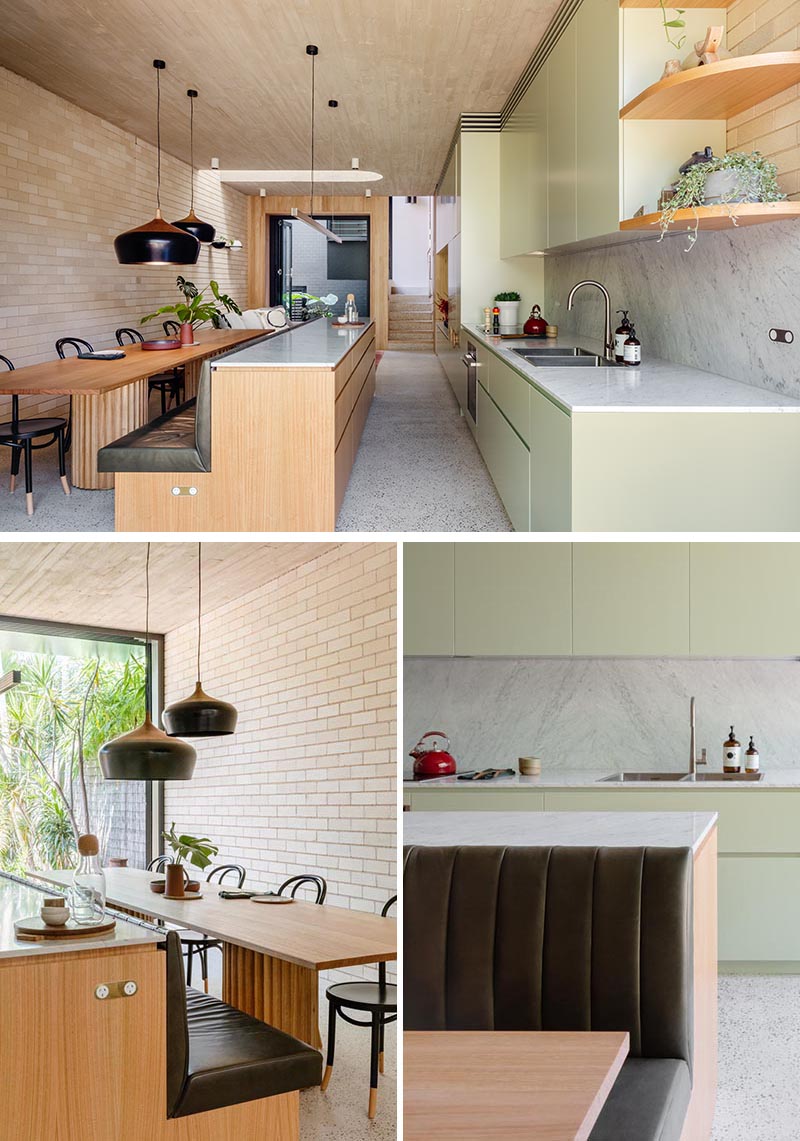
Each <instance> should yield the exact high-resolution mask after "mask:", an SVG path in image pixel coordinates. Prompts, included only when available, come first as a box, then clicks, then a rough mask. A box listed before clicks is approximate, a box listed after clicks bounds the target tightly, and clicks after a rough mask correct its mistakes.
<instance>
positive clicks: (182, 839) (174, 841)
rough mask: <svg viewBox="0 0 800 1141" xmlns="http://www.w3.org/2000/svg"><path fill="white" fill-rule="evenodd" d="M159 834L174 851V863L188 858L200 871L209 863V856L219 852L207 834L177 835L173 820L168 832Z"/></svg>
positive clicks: (179, 862)
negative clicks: (199, 835)
mask: <svg viewBox="0 0 800 1141" xmlns="http://www.w3.org/2000/svg"><path fill="white" fill-rule="evenodd" d="M161 835H162V836H163V837H164V839H165V840H166V842H167V843H168V844H169V846H170V848H172V850H173V852H174V853H175V863H176V864H182V863H183V861H184V860H188V861H189V863H191V864H193V865H194V866H195V867H196V868H200V870H201V871H202V870H204V869H205V868H207V867H208V866H209V864H210V863H211V857H212V856H216V854H217V852H219V848H218V847H217V846H216V844H212V843H211V841H210V840H209V839H208V837H207V836H201V837H200V838H198V837H197V836H186V835H180V836H179V835H178V834H177V833H176V831H175V821H174V820H173V822H172V825H171V826H170V829H169V832H162V833H161Z"/></svg>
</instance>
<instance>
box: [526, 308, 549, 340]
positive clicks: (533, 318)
mask: <svg viewBox="0 0 800 1141" xmlns="http://www.w3.org/2000/svg"><path fill="white" fill-rule="evenodd" d="M522 331H523V333H524V334H525V336H526V337H546V336H547V322H546V321H545V319H544V317H543V316H542V311H541V309H540V308H539V306H538V305H534V307H533V309H531V315H530V317H529V318H528V320H527V321H526V322H525V324H524V325H523V327H522Z"/></svg>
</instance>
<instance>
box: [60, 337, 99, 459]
mask: <svg viewBox="0 0 800 1141" xmlns="http://www.w3.org/2000/svg"><path fill="white" fill-rule="evenodd" d="M66 348H71V349H74V350H75V353H76V355H77V354H80V353H93V352H94V347H93V346H92V345H90V344H89V342H88V341H84V339H83V337H59V339H58V340H57V341H56V352H57V353H58V355H59V356H60V357H61V359H62V361H63V360H66V359H67V354H66V353H65V352H64V350H65V349H66ZM66 441H67V451H69V449H70V446H71V444H72V397H71V396H70V398H69V423H68V424H67V435H66Z"/></svg>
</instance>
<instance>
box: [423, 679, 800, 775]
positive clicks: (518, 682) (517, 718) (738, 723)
mask: <svg viewBox="0 0 800 1141" xmlns="http://www.w3.org/2000/svg"><path fill="white" fill-rule="evenodd" d="M404 675H405V681H404V694H403V707H404V731H403V736H404V765H405V772H406V775H410V773H411V766H412V764H413V762H412V760H411V758H409V757H408V755H407V754H408V751H409V749H411V748H413V746H414V745H415V744H416V742H417V741H418V740H419V738H420V737H421V736H422V734H423V733H424V732H426V731H427V730H429V729H440V730H442V731H443V732H446V733H448V734H449V736H450V743H451V750H452V752H453V755H454V756H455V757H456V759H457V760H458V763H459V767H461V768H486V767H488V766H490V765H493V766H497V767H506V766H510V767H516V762H517V757H520V756H530V755H535V756H538V757H541V759H542V768H543V771H545V770H547V771H553V770H558V769H561V770H574V769H591V770H602V771H607V772H612V771H616V770H618V769H645V770H659V769H660V770H663V771H675V770H682V769H685V768H686V767H687V766H688V756H689V698H690V697H691V696H692V695H694V696H695V697H696V698H697V748H698V752H699V750H700V749H701V748H703V747H705V748H707V749H708V756H709V766H710V767H713V768H715V769H719V768H721V767H722V742H723V741H724V740H725V738H726V737H727V735H728V728H729V726H730V725H731V724H733V725H735V727H736V735H737V738H738V739H739V740H740V741H741V742H742V744H743V746H745V747H746V745H747V741H748V737H749V736H750V734H752V735H753V736H754V737H755V741H756V745H757V746H758V749H759V752H760V753H761V765H762V768H764V769H765V770H766V769H769V768H770V767H771V768H780V769H790V768H800V662H798V661H774V660H770V661H765V660H758V661H752V660H748V661H741V660H736V661H730V660H725V661H717V660H713V661H712V660H685V659H665V658H659V659H646V658H637V659H616V658H615V659H609V658H524V659H508V658H501V659H487V658H483V659H481V658H406V661H405V670H404Z"/></svg>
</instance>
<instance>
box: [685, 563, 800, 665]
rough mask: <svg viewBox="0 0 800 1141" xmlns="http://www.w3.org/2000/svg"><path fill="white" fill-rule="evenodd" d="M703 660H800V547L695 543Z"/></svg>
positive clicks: (695, 605) (694, 585)
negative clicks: (738, 657)
mask: <svg viewBox="0 0 800 1141" xmlns="http://www.w3.org/2000/svg"><path fill="white" fill-rule="evenodd" d="M691 606H692V622H691V647H692V653H693V654H695V655H697V656H699V657H736V656H742V657H748V658H752V657H800V544H798V543H692V550H691Z"/></svg>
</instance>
